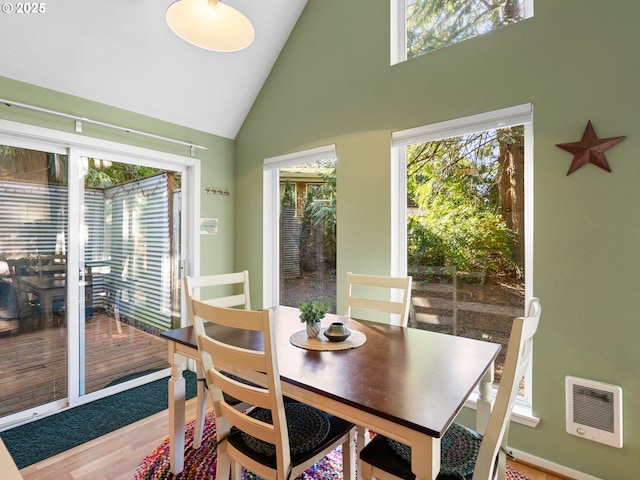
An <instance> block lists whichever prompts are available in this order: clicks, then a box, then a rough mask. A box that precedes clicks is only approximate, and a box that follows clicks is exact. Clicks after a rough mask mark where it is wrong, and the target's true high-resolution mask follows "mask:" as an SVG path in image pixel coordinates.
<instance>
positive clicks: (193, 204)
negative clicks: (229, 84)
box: [0, 119, 201, 425]
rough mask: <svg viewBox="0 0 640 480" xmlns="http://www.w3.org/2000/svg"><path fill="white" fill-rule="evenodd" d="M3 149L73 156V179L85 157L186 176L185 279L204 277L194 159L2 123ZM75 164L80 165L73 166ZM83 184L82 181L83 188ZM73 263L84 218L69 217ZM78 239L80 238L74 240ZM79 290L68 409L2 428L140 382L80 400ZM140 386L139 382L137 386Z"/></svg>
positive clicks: (72, 317)
mask: <svg viewBox="0 0 640 480" xmlns="http://www.w3.org/2000/svg"><path fill="white" fill-rule="evenodd" d="M0 144H2V145H7V146H12V147H18V148H28V149H40V150H43V151H48V152H52V153H61V154H68V155H69V159H70V164H71V165H70V168H69V172H68V175H69V179H70V182H71V179H72V178H73V177H78V176H80V175H81V174H82V173H83V172H81V171H80V170H81V168H80V166H79V165H80V162H79V161H78V159H79V158H81V157H98V158H108V159H110V160H113V161H119V162H124V163H132V164H144V165H148V166H152V167H156V168H166V167H167V166H168V165H170V166H171V168H172V169H176V170H178V171H180V172H181V173H182V174H183V184H182V190H183V196H182V198H183V202H184V203H185V205H184V207H183V211H185V212H190V215H183V224H182V228H181V244H182V245H183V255H182V257H183V259H184V260H185V263H186V264H187V265H184V266H183V273H184V274H191V275H199V272H200V235H193V234H189V232H197V231H198V220H199V218H200V194H199V192H200V188H199V185H200V175H201V173H200V172H201V166H200V160H199V159H197V158H192V157H185V156H182V155H176V154H172V153H167V152H163V151H159V150H151V149H148V148H142V147H136V146H133V145H128V144H123V143H117V142H112V141H108V140H102V139H98V138H93V137H87V136H84V135H78V134H75V133H69V132H63V131H60V130H53V129H49V128H44V127H38V126H33V125H28V124H24V123H18V122H13V121H11V120H4V119H0ZM74 159H75V161H74ZM79 181H80V180H78V182H79ZM76 183H77V182H76ZM69 201H70V202H76V203H77V202H79V201H80V200H79V199H78V198H74V197H73V196H72V194H70V198H69ZM69 223H70V224H69V258H70V260H73V259H74V258H75V259H76V260H77V258H78V256H79V255H78V252H77V251H74V249H75V247H73V248H72V247H71V245H72V243H73V242H74V241H75V242H76V243H75V245H77V232H78V231H79V225H80V216H79V212H73V213H72V212H70V213H69ZM73 237H76V238H73ZM78 288H79V283H78V279H77V278H76V277H73V276H72V277H70V284H69V291H70V295H71V299H72V300H73V301H71V302H69V306H70V311H69V314H68V317H69V318H68V322H69V326H70V329H69V330H70V335H69V338H68V351H67V354H68V358H69V362H68V366H69V371H68V381H69V392H68V405H67V404H66V402H65V401H64V400H60V401H56V402H52V403H50V404H47V405H42V406H39V407H35V408H33V409H30V410H28V411H27V412H18V413H17V414H15V415H9V416H7V418H5V419H4V420H5V422H6V423H5V422H3V425H5V424H6V425H14V424H15V425H18V424H21V423H24V422H25V421H28V420H30V419H32V418H33V417H34V416H38V417H44V416H47V415H49V414H52V413H55V412H56V411H59V410H61V409H64V408H66V407H67V406H69V407H73V406H77V405H82V404H85V403H88V402H90V401H93V400H96V399H98V398H102V397H104V396H106V395H111V394H114V393H118V392H121V391H124V390H126V389H127V388H130V387H131V386H132V384H135V381H132V382H126V383H123V384H120V385H117V386H114V387H110V388H108V389H103V390H100V391H98V392H93V393H89V394H86V395H82V396H80V394H79V378H80V372H79V365H80V363H79V362H80V359H79V352H80V341H81V340H80V337H79V331H78V329H77V328H73V327H74V325H76V326H77V324H78V321H79V320H78V315H79V313H78V311H79V309H78V305H77V303H78V302H77V296H78V294H77V292H78ZM185 312H186V309H184V308H183V309H182V319H181V325H182V326H186V325H188V320H187V318H186V313H185ZM167 371H168V369H167V370H165V371H161V372H157V373H156V374H155V375H156V376H157V378H162V377H163V376H165V375H166V372H167ZM138 383H139V382H138Z"/></svg>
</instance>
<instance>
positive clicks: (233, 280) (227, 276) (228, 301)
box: [183, 270, 251, 326]
mask: <svg viewBox="0 0 640 480" xmlns="http://www.w3.org/2000/svg"><path fill="white" fill-rule="evenodd" d="M183 286H184V289H183V291H184V297H185V303H186V306H187V315H188V317H189V318H192V315H191V313H190V309H191V299H192V298H195V299H197V300H201V301H203V302H205V303H208V304H209V305H215V306H218V307H229V308H230V307H237V308H243V309H244V310H251V299H250V292H249V272H248V271H246V270H244V271H242V272H235V273H223V274H220V275H205V276H202V277H192V276H185V277H184V281H183ZM209 287H211V288H215V287H229V288H234V289H235V288H238V287H240V288H241V290H242V292H241V293H233V294H229V293H228V288H227V289H226V291H225V293H224V294H218V295H215V296H213V297H210V298H202V297H203V296H204V295H205V294H209V293H210V292H209V291H205V292H203V289H205V288H209ZM192 326H193V324H192Z"/></svg>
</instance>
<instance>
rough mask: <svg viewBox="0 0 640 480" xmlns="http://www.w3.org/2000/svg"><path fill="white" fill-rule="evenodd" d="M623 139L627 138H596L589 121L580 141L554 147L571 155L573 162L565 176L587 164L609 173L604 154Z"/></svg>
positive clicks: (609, 169) (558, 144)
mask: <svg viewBox="0 0 640 480" xmlns="http://www.w3.org/2000/svg"><path fill="white" fill-rule="evenodd" d="M625 138H627V137H626V136H625V137H612V138H598V136H597V135H596V131H595V130H594V129H593V126H592V125H591V120H589V122H588V123H587V128H585V130H584V133H583V134H582V140H580V141H579V142H573V143H557V144H556V147H560V148H561V149H563V150H566V151H567V152H570V153H573V161H572V162H571V166H570V167H569V171H568V172H567V175H571V174H572V173H573V172H575V171H576V170H577V169H579V168H580V167H582V166H584V165H586V164H587V163H593V164H594V165H595V166H597V167H600V168H602V169H603V170H606V171H607V172H611V168H610V167H609V163H607V158H606V157H605V156H604V152H605V150H608V149H610V148H611V147H613V146H614V145H615V144H617V143H620V142H621V141H622V140H624V139H625Z"/></svg>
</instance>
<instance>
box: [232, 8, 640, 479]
mask: <svg viewBox="0 0 640 480" xmlns="http://www.w3.org/2000/svg"><path fill="white" fill-rule="evenodd" d="M638 18H640V3H639V2H630V1H622V0H608V1H603V0H562V1H558V0H536V1H535V16H534V18H531V19H528V20H526V21H524V22H521V23H520V24H517V25H513V26H510V27H508V28H503V29H500V30H498V31H495V32H492V33H490V34H487V35H484V36H482V37H480V38H476V39H473V40H468V41H466V42H463V43H461V44H459V45H456V46H452V47H449V48H446V49H442V50H439V51H436V52H433V53H430V54H427V55H424V56H422V57H420V58H417V59H414V60H412V61H409V62H406V63H403V64H400V65H396V66H389V1H388V0H350V1H348V2H345V1H344V0H309V3H308V4H307V6H306V8H305V10H304V12H303V14H302V16H301V18H300V20H299V22H298V24H297V26H296V28H295V29H294V31H293V32H292V34H291V36H290V38H289V41H288V43H287V44H286V46H285V48H284V50H283V52H282V54H281V55H280V57H279V59H278V61H277V63H276V65H275V67H274V68H273V70H272V72H271V75H270V77H269V79H268V80H267V82H266V83H265V85H264V87H263V90H262V92H261V94H260V95H259V97H258V99H257V101H256V103H255V104H254V106H253V109H252V111H251V113H250V115H249V117H248V118H247V120H246V122H245V124H244V126H243V128H242V129H241V131H240V134H239V135H238V137H237V139H236V163H235V181H236V183H235V192H236V198H235V200H236V215H235V218H236V230H235V252H236V253H235V255H236V265H235V266H236V268H238V269H240V268H242V269H244V268H246V269H248V270H250V271H251V275H252V278H253V280H252V291H253V296H254V298H253V302H254V305H255V306H256V307H258V306H260V304H261V298H262V288H261V284H260V279H261V275H262V198H261V193H260V192H261V191H262V162H263V159H264V158H267V157H271V156H276V155H282V154H286V153H290V152H295V151H299V150H303V149H306V148H311V147H317V146H322V145H327V144H332V143H335V144H336V146H337V151H338V232H339V233H338V278H339V285H338V292H342V280H341V279H342V277H344V274H345V272H346V271H349V270H354V271H360V272H364V273H379V274H384V273H386V272H388V271H389V269H390V234H389V230H390V227H389V222H390V185H389V183H390V182H389V175H390V160H389V152H390V136H391V132H392V131H395V130H401V129H406V128H410V127H414V126H419V125H426V124H431V123H435V122H440V121H444V120H449V119H453V118H458V117H462V116H467V115H472V114H476V113H481V112H485V111H491V110H496V109H500V108H504V107H508V106H513V105H519V104H523V103H528V102H531V103H532V104H533V105H534V158H535V159H534V182H535V183H534V196H535V204H534V271H533V278H534V285H533V290H534V294H535V295H536V296H539V297H540V298H541V301H542V305H543V314H542V320H541V326H540V329H539V331H538V334H537V337H536V341H535V356H534V363H533V371H534V385H533V387H534V402H533V408H534V414H535V415H536V416H538V417H540V419H541V421H540V424H539V425H538V426H537V427H536V428H530V427H525V426H522V425H513V426H512V429H511V434H510V444H511V446H512V447H513V448H516V449H518V450H522V451H525V452H528V453H530V454H532V455H535V456H539V457H542V458H545V459H548V460H550V461H552V462H556V463H558V464H562V465H565V466H567V467H570V468H573V469H576V470H579V471H582V472H585V473H588V474H591V475H594V476H597V477H602V478H607V479H609V478H616V479H623V478H624V479H626V478H635V476H636V473H634V472H638V471H640V455H638V452H639V451H640V432H639V431H638V428H637V426H638V425H640V400H639V399H640V381H639V378H638V373H637V366H638V365H639V364H640V353H638V352H639V351H640V350H639V349H638V348H637V346H636V345H635V342H636V341H637V340H638V339H639V338H640V321H638V318H637V309H636V305H635V302H634V300H635V299H636V298H637V296H638V295H637V285H638V284H639V283H640V282H639V280H640V278H639V277H640V253H638V245H640V221H639V218H638V217H639V214H638V213H637V208H636V203H637V202H638V201H639V200H640V193H639V192H640V189H638V186H637V181H638V179H640V161H638V157H639V156H640V137H639V133H640V120H639V118H640V117H639V115H638V112H639V111H640V108H639V107H640V89H639V88H638V77H639V74H640V56H639V55H638V52H639V51H640V34H638V26H637V19H638ZM588 120H591V121H592V122H593V125H594V127H595V129H596V132H597V133H598V135H599V136H600V137H613V136H619V135H626V136H627V139H626V140H624V141H623V142H622V143H620V144H618V145H617V146H615V147H614V148H613V149H611V150H609V151H608V152H607V158H608V160H609V163H610V165H611V167H612V170H613V173H607V172H605V171H604V170H602V169H599V168H597V167H595V166H593V165H587V166H585V167H583V168H581V169H579V170H578V171H576V172H575V173H573V174H572V175H570V176H567V175H566V173H567V170H568V168H569V165H570V163H571V159H572V157H571V155H570V154H569V153H567V152H564V151H563V150H561V149H559V148H557V147H556V146H555V144H557V143H564V142H572V141H578V140H579V139H580V138H581V136H582V133H583V131H584V128H585V126H586V123H587V121H588ZM339 297H341V295H339ZM339 302H342V298H339ZM566 375H575V376H579V377H584V378H588V379H592V380H598V381H603V382H607V383H611V384H616V385H620V386H622V388H623V391H624V394H623V399H624V448H622V449H616V448H612V447H608V446H604V445H601V444H598V443H595V442H590V441H586V440H583V439H580V438H577V437H574V436H571V435H568V434H567V433H565V427H564V422H565V415H564V378H565V376H566Z"/></svg>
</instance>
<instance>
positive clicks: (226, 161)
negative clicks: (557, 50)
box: [0, 77, 234, 274]
mask: <svg viewBox="0 0 640 480" xmlns="http://www.w3.org/2000/svg"><path fill="white" fill-rule="evenodd" d="M0 98H3V99H6V100H12V101H14V102H17V103H23V104H27V105H33V106H36V107H40V108H44V109H48V110H54V111H59V112H62V113H65V114H68V115H74V116H78V117H84V118H89V119H91V120H96V121H100V122H104V123H110V124H114V125H120V126H123V127H127V128H131V129H133V130H138V131H142V132H147V133H151V134H154V135H160V136H165V137H169V138H174V139H176V140H181V141H184V142H193V143H194V144H197V145H202V146H205V147H207V148H208V150H196V157H197V158H199V159H200V160H201V182H202V186H201V189H200V190H201V207H200V210H201V216H202V217H205V218H206V217H213V218H218V219H219V234H218V235H215V236H214V235H203V236H202V237H201V247H200V248H201V273H202V274H207V273H226V272H230V271H232V270H233V254H234V251H233V231H234V218H233V215H234V210H233V198H234V195H233V192H231V195H229V196H228V197H227V196H219V195H211V194H206V193H204V188H205V187H206V186H210V187H227V188H228V189H229V190H232V187H233V175H234V168H233V155H234V142H233V141H232V140H229V139H226V138H222V137H218V136H215V135H211V134H207V133H204V132H201V131H197V130H193V129H189V128H186V127H182V126H179V125H174V124H171V123H168V122H163V121H161V120H157V119H153V118H150V117H147V116H144V115H139V114H135V113H132V112H128V111H125V110H121V109H118V108H114V107H111V106H108V105H104V104H100V103H96V102H91V101H88V100H85V99H82V98H79V97H74V96H71V95H66V94H63V93H60V92H55V91H53V90H49V89H45V88H40V87H36V86H33V85H29V84H26V83H22V82H17V81H15V80H11V79H9V78H6V77H0ZM0 118H2V119H6V120H11V121H14V122H21V123H26V124H30V125H37V126H40V127H46V128H51V129H55V130H61V131H63V132H69V133H74V122H73V120H70V119H66V118H61V117H56V116H52V115H49V114H44V113H39V112H33V111H29V110H25V109H21V108H18V107H8V106H6V105H5V104H0ZM83 135H86V136H91V137H96V138H101V139H104V140H109V141H114V142H120V143H124V144H130V145H135V146H138V147H144V148H149V149H153V150H159V151H163V152H168V153H173V154H176V155H183V156H189V148H188V147H186V146H181V145H175V144H172V143H168V142H164V141H160V140H155V139H151V138H146V137H141V136H137V135H131V134H128V133H126V132H119V131H116V130H111V129H105V128H103V127H97V126H93V125H91V124H88V123H84V124H83Z"/></svg>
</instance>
